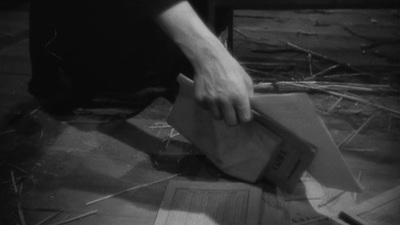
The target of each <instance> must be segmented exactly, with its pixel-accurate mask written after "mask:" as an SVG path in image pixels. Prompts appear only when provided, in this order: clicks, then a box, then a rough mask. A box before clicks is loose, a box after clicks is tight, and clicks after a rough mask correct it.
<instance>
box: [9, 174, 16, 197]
mask: <svg viewBox="0 0 400 225" xmlns="http://www.w3.org/2000/svg"><path fill="white" fill-rule="evenodd" d="M10 173H11V185H12V188H13V191H14V193H15V194H18V188H17V183H16V182H15V176H14V171H12V170H11V172H10Z"/></svg>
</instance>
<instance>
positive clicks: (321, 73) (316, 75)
mask: <svg viewBox="0 0 400 225" xmlns="http://www.w3.org/2000/svg"><path fill="white" fill-rule="evenodd" d="M339 66H340V65H333V66H331V67H328V68H327V69H324V70H322V71H320V72H318V73H316V74H314V77H318V76H321V75H324V74H326V73H327V72H329V71H331V70H333V69H336V68H338V67H339Z"/></svg>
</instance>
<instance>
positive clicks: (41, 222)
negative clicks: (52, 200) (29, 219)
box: [35, 210, 61, 225]
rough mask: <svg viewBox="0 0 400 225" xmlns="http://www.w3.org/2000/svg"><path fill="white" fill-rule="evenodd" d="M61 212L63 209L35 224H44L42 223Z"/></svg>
mask: <svg viewBox="0 0 400 225" xmlns="http://www.w3.org/2000/svg"><path fill="white" fill-rule="evenodd" d="M60 213H61V210H60V211H58V212H56V213H54V214H53V215H50V216H48V217H46V218H44V219H43V220H41V221H39V222H38V223H37V224H35V225H42V224H44V223H45V222H47V221H49V220H51V219H52V218H55V217H56V216H58V215H59V214H60Z"/></svg>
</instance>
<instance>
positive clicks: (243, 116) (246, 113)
mask: <svg viewBox="0 0 400 225" xmlns="http://www.w3.org/2000/svg"><path fill="white" fill-rule="evenodd" d="M234 107H235V111H236V116H237V120H238V121H239V123H247V122H249V121H250V120H252V118H253V114H252V113H251V108H250V100H249V98H241V99H239V100H238V102H237V103H236V104H235V105H234Z"/></svg>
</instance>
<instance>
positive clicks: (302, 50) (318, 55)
mask: <svg viewBox="0 0 400 225" xmlns="http://www.w3.org/2000/svg"><path fill="white" fill-rule="evenodd" d="M286 44H287V46H289V47H291V48H293V49H295V50H297V51H300V52H304V53H307V54H311V55H313V56H315V57H317V58H321V59H325V60H328V61H331V62H334V63H337V64H339V65H342V66H346V67H347V68H349V69H351V70H353V71H356V72H362V71H361V70H359V69H357V68H354V67H353V66H351V65H350V64H348V63H343V62H339V61H338V60H336V59H332V58H329V57H327V56H324V55H321V54H319V53H316V52H313V51H311V50H309V49H304V48H302V47H299V46H297V45H295V44H293V43H290V42H287V43H286Z"/></svg>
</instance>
